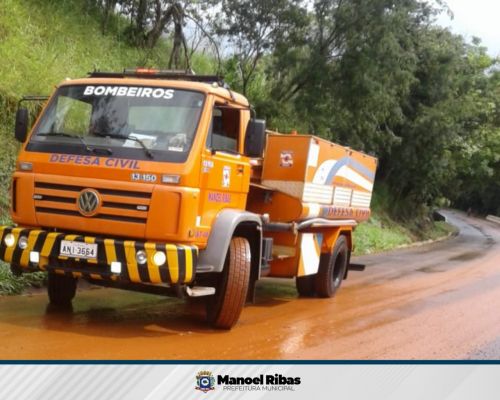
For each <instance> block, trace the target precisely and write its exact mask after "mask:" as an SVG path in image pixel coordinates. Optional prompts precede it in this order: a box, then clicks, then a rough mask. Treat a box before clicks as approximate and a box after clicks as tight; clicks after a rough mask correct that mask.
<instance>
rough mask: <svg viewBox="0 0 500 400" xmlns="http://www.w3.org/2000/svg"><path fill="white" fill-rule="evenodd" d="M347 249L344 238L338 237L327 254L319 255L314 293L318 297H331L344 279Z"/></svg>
mask: <svg viewBox="0 0 500 400" xmlns="http://www.w3.org/2000/svg"><path fill="white" fill-rule="evenodd" d="M348 260H349V249H348V247H347V239H346V237H345V236H339V238H338V239H337V242H336V243H335V246H333V250H332V251H331V253H329V254H321V257H320V261H319V269H318V274H317V277H316V285H315V286H316V292H317V294H318V296H319V297H333V296H335V293H336V292H337V291H338V290H339V288H340V285H341V284H342V280H343V279H344V276H345V273H346V270H347V263H348Z"/></svg>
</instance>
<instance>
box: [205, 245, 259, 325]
mask: <svg viewBox="0 0 500 400" xmlns="http://www.w3.org/2000/svg"><path fill="white" fill-rule="evenodd" d="M250 261H251V253H250V244H249V243H248V240H246V239H245V238H242V237H234V238H232V239H231V243H230V244H229V250H228V253H227V255H226V262H225V264H224V270H223V272H222V273H221V275H220V277H219V279H218V282H217V285H216V288H215V290H216V292H215V295H214V296H212V297H211V298H210V300H209V301H208V303H207V318H208V321H209V322H210V323H211V324H212V325H213V326H214V327H216V328H219V329H231V328H232V327H233V326H234V325H235V324H236V322H237V321H238V318H239V317H240V314H241V310H242V309H243V306H244V304H245V299H246V297H247V292H248V284H249V280H250Z"/></svg>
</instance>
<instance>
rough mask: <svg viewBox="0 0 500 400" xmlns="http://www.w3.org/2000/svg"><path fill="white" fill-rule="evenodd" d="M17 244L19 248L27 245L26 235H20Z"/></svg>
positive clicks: (22, 248)
mask: <svg viewBox="0 0 500 400" xmlns="http://www.w3.org/2000/svg"><path fill="white" fill-rule="evenodd" d="M17 245H18V246H19V248H20V249H21V250H24V249H25V248H26V247H28V238H27V237H26V236H21V237H20V238H19V240H18V242H17Z"/></svg>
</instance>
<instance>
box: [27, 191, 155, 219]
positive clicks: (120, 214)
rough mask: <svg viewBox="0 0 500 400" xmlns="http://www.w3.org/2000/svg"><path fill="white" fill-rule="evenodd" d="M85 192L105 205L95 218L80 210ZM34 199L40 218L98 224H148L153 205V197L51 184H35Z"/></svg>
mask: <svg viewBox="0 0 500 400" xmlns="http://www.w3.org/2000/svg"><path fill="white" fill-rule="evenodd" d="M84 189H94V190H96V191H97V192H98V193H99V195H100V197H101V198H102V204H101V206H100V209H99V211H98V213H97V214H96V215H94V216H92V217H84V216H83V215H82V214H81V213H80V212H79V210H78V205H77V200H78V196H79V194H80V192H81V191H82V190H84ZM34 199H35V210H36V212H37V213H41V214H53V215H67V216H73V217H80V218H91V219H97V220H108V221H119V222H129V223H134V224H145V223H146V221H147V211H148V210H149V204H150V201H151V193H150V192H142V191H131V190H122V189H109V188H102V187H90V186H79V185H67V184H58V183H51V182H35V193H34ZM138 207H139V208H140V209H138Z"/></svg>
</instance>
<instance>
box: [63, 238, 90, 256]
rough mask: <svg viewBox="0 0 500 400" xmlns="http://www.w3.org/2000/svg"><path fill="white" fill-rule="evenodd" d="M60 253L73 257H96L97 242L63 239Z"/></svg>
mask: <svg viewBox="0 0 500 400" xmlns="http://www.w3.org/2000/svg"><path fill="white" fill-rule="evenodd" d="M60 255H61V256H65V257H74V258H97V244H93V243H82V242H73V241H71V240H63V241H61V251H60Z"/></svg>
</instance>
